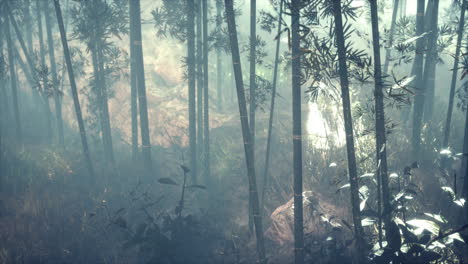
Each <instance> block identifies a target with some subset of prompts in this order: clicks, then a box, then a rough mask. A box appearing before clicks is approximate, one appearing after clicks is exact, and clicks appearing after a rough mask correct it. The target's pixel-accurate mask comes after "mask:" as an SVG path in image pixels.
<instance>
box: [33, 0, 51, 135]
mask: <svg viewBox="0 0 468 264" xmlns="http://www.w3.org/2000/svg"><path fill="white" fill-rule="evenodd" d="M41 9H42V8H41V6H40V2H39V1H38V0H36V11H37V13H36V15H37V28H38V31H37V32H38V33H37V34H38V36H39V57H40V61H41V68H42V69H45V68H46V67H47V66H46V62H45V48H44V34H43V32H42V17H41ZM40 77H42V99H43V100H44V113H45V116H46V133H47V142H49V143H52V120H51V117H52V113H51V112H50V104H49V91H48V87H47V81H48V80H47V76H46V75H45V74H43V75H42V76H40Z"/></svg>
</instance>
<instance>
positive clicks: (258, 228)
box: [224, 0, 265, 263]
mask: <svg viewBox="0 0 468 264" xmlns="http://www.w3.org/2000/svg"><path fill="white" fill-rule="evenodd" d="M224 5H225V8H226V17H227V23H228V31H229V40H230V46H231V55H232V64H233V68H234V76H235V79H236V90H237V100H238V104H239V114H240V121H241V126H242V137H243V140H244V151H245V161H246V164H247V175H248V178H249V192H250V193H251V194H252V208H253V217H254V225H255V235H256V238H257V253H258V257H259V260H260V262H261V263H263V262H265V246H264V238H263V226H262V215H261V214H260V207H259V201H258V191H257V182H256V177H255V169H254V164H253V162H252V161H253V149H252V137H251V135H250V129H249V121H248V117H247V104H246V100H245V92H244V81H243V79H242V67H241V60H240V55H239V42H238V40H237V28H236V20H235V17H234V6H233V0H225V1H224Z"/></svg>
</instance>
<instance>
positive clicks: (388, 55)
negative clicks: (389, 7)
mask: <svg viewBox="0 0 468 264" xmlns="http://www.w3.org/2000/svg"><path fill="white" fill-rule="evenodd" d="M399 2H400V0H394V1H393V12H392V22H391V24H390V33H389V37H388V47H387V49H386V53H385V64H384V68H383V74H384V75H387V74H388V65H389V64H390V60H391V57H392V46H393V35H394V34H395V25H396V18H397V13H398V6H399V5H398V4H399Z"/></svg>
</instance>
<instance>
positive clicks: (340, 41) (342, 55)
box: [333, 0, 364, 263]
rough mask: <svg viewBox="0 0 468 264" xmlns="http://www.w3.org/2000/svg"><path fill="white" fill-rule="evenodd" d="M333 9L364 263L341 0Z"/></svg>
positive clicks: (360, 255)
mask: <svg viewBox="0 0 468 264" xmlns="http://www.w3.org/2000/svg"><path fill="white" fill-rule="evenodd" d="M333 11H334V16H335V34H336V44H337V48H338V63H339V74H340V83H341V99H342V101H343V116H344V126H345V133H346V151H347V156H348V173H349V183H350V187H351V190H350V193H351V206H352V212H353V222H354V235H355V237H356V241H357V259H358V263H362V262H363V260H364V258H363V252H362V251H363V250H364V247H363V243H364V237H363V229H362V224H361V212H360V211H359V204H360V203H359V183H358V178H357V169H356V154H355V152H356V151H355V148H354V134H353V120H352V116H351V102H350V98H349V81H348V68H347V65H346V48H345V40H344V34H343V22H342V17H341V3H340V0H333Z"/></svg>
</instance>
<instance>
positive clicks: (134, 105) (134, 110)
mask: <svg viewBox="0 0 468 264" xmlns="http://www.w3.org/2000/svg"><path fill="white" fill-rule="evenodd" d="M134 8H135V5H134V4H133V1H130V3H129V9H130V11H129V17H130V97H131V98H130V103H131V116H132V159H133V161H136V160H137V158H138V88H137V82H136V80H137V70H136V68H137V66H136V58H135V56H136V55H135V48H134V47H135V44H136V45H138V43H137V42H136V38H135V25H136V23H138V21H137V20H136V18H135V11H134Z"/></svg>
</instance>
